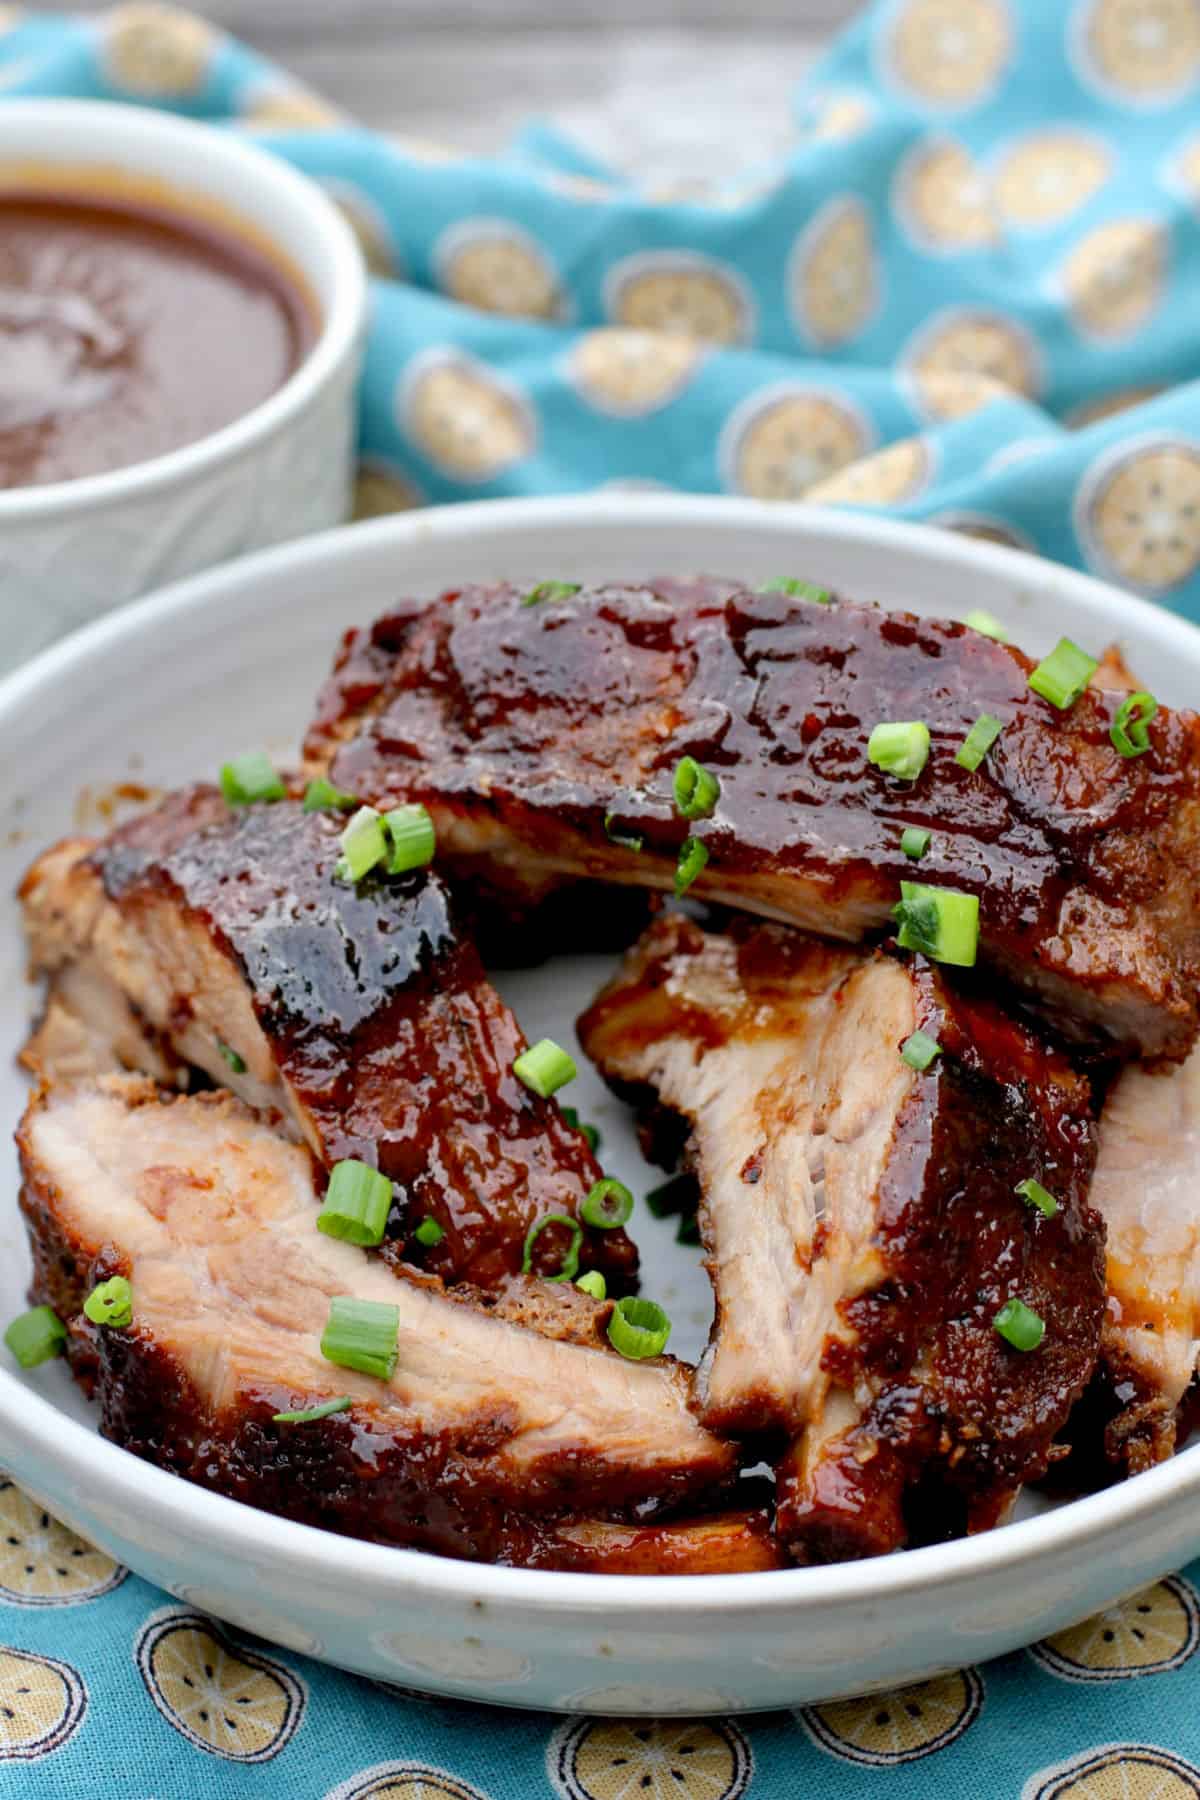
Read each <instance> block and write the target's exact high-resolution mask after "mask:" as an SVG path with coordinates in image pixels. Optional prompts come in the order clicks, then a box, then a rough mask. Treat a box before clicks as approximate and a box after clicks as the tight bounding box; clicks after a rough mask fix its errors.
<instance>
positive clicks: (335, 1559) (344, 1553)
mask: <svg viewBox="0 0 1200 1800" xmlns="http://www.w3.org/2000/svg"><path fill="white" fill-rule="evenodd" d="M714 514H718V515H720V517H721V518H722V519H723V520H727V521H728V523H729V524H730V526H731V527H732V526H741V527H743V528H753V529H755V530H758V531H762V532H765V533H767V534H772V533H774V534H778V535H783V534H784V533H785V532H787V531H789V530H790V531H796V530H800V531H804V529H805V528H809V529H810V530H813V531H822V530H823V531H825V532H827V533H832V534H834V535H837V536H839V537H842V538H843V539H845V540H848V541H849V542H850V543H851V544H854V545H856V546H858V547H865V548H868V549H882V550H883V551H885V552H889V553H892V554H894V555H896V556H899V557H903V556H904V555H905V553H906V552H911V553H913V555H914V556H915V557H916V558H917V560H918V561H919V560H920V559H921V558H922V557H923V558H925V559H932V560H935V561H938V562H941V563H943V564H946V565H949V567H950V568H951V569H953V570H956V571H958V572H959V573H960V574H961V575H962V576H964V577H965V578H966V580H965V584H964V592H967V593H969V592H970V585H969V578H970V576H971V575H972V574H973V573H977V572H987V573H989V574H991V575H994V576H995V577H997V578H999V579H1003V578H1005V577H1007V578H1008V579H1009V580H1010V582H1014V584H1015V585H1019V587H1020V588H1021V590H1022V592H1023V593H1025V594H1028V593H1030V592H1033V593H1036V592H1038V591H1039V590H1040V591H1042V592H1045V591H1046V590H1048V589H1054V590H1059V591H1061V590H1065V591H1066V592H1067V594H1068V595H1070V596H1073V597H1074V598H1075V599H1076V600H1077V601H1079V602H1081V603H1082V604H1084V605H1087V606H1089V607H1090V608H1091V609H1092V610H1094V611H1095V612H1096V614H1097V616H1098V618H1099V620H1100V621H1101V623H1102V624H1104V625H1106V626H1107V627H1108V628H1109V629H1111V630H1112V631H1113V632H1114V635H1117V634H1119V635H1120V636H1122V637H1125V636H1128V635H1136V634H1137V632H1138V630H1139V628H1142V629H1147V630H1149V632H1150V633H1151V634H1152V635H1156V636H1158V638H1159V639H1160V642H1165V645H1166V646H1167V647H1168V648H1176V647H1177V648H1178V651H1179V655H1180V658H1181V660H1182V661H1183V662H1184V663H1191V664H1193V665H1200V631H1198V628H1197V626H1195V625H1193V624H1191V623H1190V622H1189V621H1187V620H1185V619H1183V618H1181V617H1179V616H1178V615H1176V614H1172V613H1168V612H1166V611H1165V610H1164V609H1162V608H1161V607H1159V606H1157V605H1154V604H1153V603H1151V602H1150V601H1147V600H1144V599H1140V598H1137V597H1135V596H1133V595H1128V594H1125V593H1124V592H1122V591H1121V590H1120V589H1118V588H1116V587H1115V586H1113V585H1111V584H1110V583H1107V582H1104V581H1101V580H1098V579H1096V578H1095V577H1093V576H1091V575H1087V574H1084V573H1082V572H1080V571H1077V570H1074V569H1069V568H1066V567H1065V566H1063V565H1061V564H1057V563H1052V562H1049V561H1047V560H1046V559H1043V558H1041V557H1039V556H1036V555H1032V554H1030V553H1029V552H1026V551H1023V550H1014V549H1010V548H1008V547H1007V546H1004V545H997V544H993V543H988V542H985V541H982V540H979V539H973V538H969V537H966V536H963V535H960V534H957V533H954V532H951V531H945V530H941V529H938V528H936V527H934V526H930V525H924V524H913V523H910V522H908V521H906V520H896V519H888V518H884V517H881V516H878V515H874V514H871V513H866V512H862V513H859V512H851V511H843V510H840V509H836V508H832V507H820V506H805V505H803V504H788V503H783V504H781V503H778V502H774V503H772V502H762V501H756V500H746V499H735V498H727V497H724V496H708V495H679V494H658V493H647V494H631V493H625V492H608V493H601V494H585V495H567V496H554V497H550V498H537V499H519V500H490V501H489V500H485V501H469V502H465V503H463V504H460V505H452V506H444V507H437V508H433V509H423V510H421V511H418V512H415V513H409V514H401V515H396V516H392V517H387V518H382V519H376V520H373V521H370V522H368V523H363V524H358V525H354V526H342V527H339V528H337V529H335V530H331V531H326V532H321V533H318V534H315V535H313V536H311V537H307V538H303V539H300V540H297V541H294V542H292V543H289V544H285V545H282V546H277V547H275V548H273V549H268V550H264V551H258V552H256V553H255V554H253V555H250V556H245V557H241V558H238V559H236V560H235V561H232V562H229V563H225V564H223V565H221V566H220V567H219V568H216V569H212V570H208V571H206V572H205V573H203V574H201V575H196V576H192V577H189V578H188V579H186V580H184V581H179V582H174V583H172V584H171V585H170V586H169V587H166V588H163V589H161V590H160V591H159V592H158V593H155V594H151V595H149V596H147V597H146V598H144V599H141V600H138V601H135V602H134V603H132V604H131V605H127V606H124V607H121V608H118V609H117V610H116V611H115V612H112V613H109V614H106V615H104V616H102V617H101V618H99V619H97V620H95V621H94V622H92V623H90V624H88V625H86V626H84V627H83V628H82V629H81V630H79V631H77V632H75V633H73V634H72V635H70V636H69V637H67V638H64V639H62V640H61V641H60V642H59V643H57V644H55V645H53V646H51V647H50V648H49V649H47V650H44V651H43V652H42V653H41V654H40V655H39V656H37V657H35V658H34V659H33V660H32V661H30V662H28V663H26V664H24V665H23V666H22V667H21V668H19V669H17V670H15V671H13V672H12V673H11V674H9V675H7V676H6V677H4V678H3V679H0V720H2V719H3V717H4V715H5V714H7V713H8V712H9V711H10V710H12V709H14V708H20V707H21V706H23V705H25V704H26V703H27V702H28V701H30V700H31V699H34V698H35V697H36V695H37V694H38V692H39V691H42V692H44V693H46V694H47V695H48V696H52V695H53V692H54V689H55V686H56V684H57V682H58V680H59V677H60V674H61V673H62V672H64V671H65V670H67V669H68V668H70V667H72V666H75V665H79V664H86V663H87V662H88V660H89V658H90V657H91V656H92V655H93V654H94V653H96V652H98V651H101V650H108V649H110V648H120V647H121V646H122V645H124V646H125V647H126V649H127V648H128V647H129V646H130V645H131V644H136V642H137V640H138V637H139V635H140V634H141V633H142V632H143V631H145V630H147V629H153V628H156V627H157V628H165V627H169V625H170V622H171V620H172V619H174V618H175V617H177V616H178V615H180V614H186V613H191V612H196V611H199V610H200V609H201V608H203V607H204V605H205V604H206V603H207V602H208V601H209V599H210V598H211V597H212V596H213V593H214V590H219V588H220V587H221V585H222V583H227V582H229V581H231V580H232V581H234V582H235V583H237V584H238V585H239V586H246V585H249V586H253V585H254V584H255V583H257V582H258V581H260V580H264V579H266V580H274V579H276V578H277V577H286V576H287V575H288V574H289V573H291V572H292V571H293V570H299V569H301V568H302V567H303V566H304V565H305V564H306V563H310V562H314V561H315V562H316V563H317V564H318V565H325V566H327V567H330V568H336V567H337V565H338V563H339V561H340V560H341V559H342V558H343V557H344V556H352V554H353V551H354V550H355V549H358V550H361V551H362V552H364V553H369V552H370V551H372V550H375V549H378V548H380V547H382V546H387V547H389V548H391V549H394V550H395V551H396V552H397V553H402V552H403V550H404V548H405V546H406V545H407V544H411V543H421V544H423V545H428V543H429V542H430V540H431V539H445V541H446V542H447V544H448V545H453V543H454V542H455V541H456V540H459V541H461V540H465V539H470V538H477V537H479V536H488V535H492V536H495V537H496V538H497V541H498V547H499V548H502V547H503V539H504V536H505V534H506V533H509V532H513V533H516V532H528V531H531V530H537V529H550V528H554V529H558V530H562V529H580V530H586V529H589V528H593V527H595V526H596V525H598V524H599V525H606V526H611V527H612V529H613V531H614V533H618V532H619V531H620V530H621V528H622V527H623V526H628V524H629V523H630V521H631V518H635V519H636V520H637V521H638V522H639V523H651V524H658V525H661V526H663V527H665V528H670V529H673V530H675V529H678V530H680V531H681V534H683V535H682V541H684V542H686V541H688V540H687V538H686V529H687V527H689V526H695V525H697V524H699V523H701V522H703V521H705V520H711V519H712V517H713V516H714ZM398 566H400V567H402V566H403V565H402V559H401V556H400V555H399V554H398ZM285 585H286V584H285ZM0 1434H2V1435H3V1441H4V1442H5V1443H6V1444H9V1445H11V1446H12V1448H13V1449H16V1448H17V1446H18V1444H20V1445H24V1446H25V1447H26V1448H27V1449H28V1451H29V1453H30V1454H31V1456H36V1457H42V1458H44V1455H45V1445H46V1443H47V1442H54V1443H55V1444H56V1450H55V1452H54V1461H55V1463H56V1465H57V1466H58V1467H59V1468H60V1469H70V1471H71V1475H72V1478H73V1480H74V1481H75V1482H76V1483H78V1484H79V1485H80V1486H81V1487H82V1486H83V1485H84V1484H86V1491H87V1493H88V1497H89V1499H90V1498H92V1497H93V1496H95V1497H96V1498H100V1497H101V1496H103V1498H104V1499H105V1500H106V1501H107V1502H109V1503H110V1504H111V1503H114V1502H115V1504H116V1505H117V1507H119V1508H124V1509H125V1511H126V1512H127V1513H128V1515H129V1516H130V1517H131V1518H132V1517H135V1516H139V1515H140V1516H141V1517H143V1518H144V1519H146V1520H147V1521H148V1522H153V1523H154V1524H156V1525H158V1526H160V1527H161V1528H163V1529H164V1530H165V1531H167V1532H174V1533H175V1534H176V1535H177V1536H178V1534H179V1533H180V1530H181V1528H184V1527H186V1528H187V1530H188V1531H189V1533H190V1535H192V1536H193V1537H199V1538H201V1539H202V1540H203V1542H204V1544H205V1546H206V1548H207V1549H208V1550H210V1551H213V1552H217V1553H219V1552H221V1551H222V1550H228V1552H229V1553H230V1555H232V1556H234V1557H236V1558H237V1559H238V1560H239V1561H247V1560H249V1561H251V1562H254V1561H257V1562H259V1563H263V1562H266V1561H270V1562H271V1563H273V1564H274V1565H275V1566H276V1567H279V1566H284V1567H286V1568H288V1569H289V1570H290V1571H292V1572H293V1573H295V1574H297V1575H304V1574H310V1575H312V1576H313V1577H318V1578H319V1577H322V1576H323V1577H326V1578H328V1579H329V1580H331V1581H333V1582H334V1583H336V1584H337V1585H339V1586H343V1587H350V1586H355V1587H362V1588H364V1589H368V1588H369V1590H370V1591H371V1592H373V1593H375V1594H376V1595H378V1596H380V1597H381V1598H382V1599H387V1598H389V1597H391V1598H395V1599H401V1598H402V1599H403V1600H404V1601H405V1603H406V1604H407V1605H409V1606H411V1604H412V1602H413V1599H414V1596H416V1597H418V1598H422V1597H423V1598H425V1599H428V1600H430V1601H437V1600H441V1601H443V1602H446V1601H454V1602H461V1603H464V1604H469V1605H472V1606H478V1605H480V1604H486V1603H495V1604H496V1605H497V1606H504V1607H506V1608H508V1609H509V1611H510V1612H511V1611H512V1610H513V1609H518V1610H519V1609H524V1610H525V1611H527V1612H531V1613H533V1612H536V1613H550V1614H567V1613H571V1614H574V1615H577V1616H578V1615H593V1616H594V1615H596V1614H599V1613H605V1614H610V1613H612V1614H618V1615H622V1616H623V1617H626V1618H628V1619H630V1620H632V1619H633V1618H635V1617H638V1616H639V1615H640V1616H641V1617H643V1618H645V1619H646V1620H654V1621H656V1622H657V1623H658V1624H659V1625H666V1624H670V1623H672V1622H679V1621H680V1620H681V1618H686V1617H687V1616H689V1615H692V1614H693V1613H694V1612H696V1611H697V1610H703V1611H704V1612H705V1613H709V1614H710V1613H713V1612H716V1613H726V1614H733V1613H739V1612H742V1611H743V1610H745V1611H752V1612H753V1613H755V1614H762V1613H764V1612H766V1613H769V1614H771V1615H778V1614H780V1613H786V1612H804V1611H807V1610H809V1609H831V1610H851V1611H853V1610H855V1609H862V1608H864V1607H865V1608H871V1609H874V1608H876V1607H877V1606H879V1605H880V1604H882V1603H887V1602H891V1601H895V1600H898V1599H900V1598H901V1597H903V1596H904V1595H905V1594H909V1593H912V1592H914V1591H916V1590H920V1591H922V1592H923V1593H925V1594H928V1593H929V1591H930V1590H931V1589H945V1590H948V1589H950V1588H952V1587H955V1586H957V1585H958V1584H959V1583H962V1582H973V1581H975V1580H977V1579H979V1578H981V1577H983V1576H987V1575H995V1574H997V1573H998V1572H1000V1571H1003V1570H1005V1569H1008V1568H1013V1569H1017V1568H1019V1569H1021V1570H1022V1571H1027V1569H1028V1567H1029V1565H1031V1564H1035V1563H1036V1562H1037V1561H1039V1560H1041V1559H1050V1558H1053V1557H1054V1556H1056V1555H1061V1554H1062V1553H1063V1552H1064V1551H1066V1550H1072V1551H1073V1552H1074V1553H1075V1555H1077V1556H1082V1555H1085V1554H1087V1553H1088V1550H1089V1546H1091V1545H1093V1544H1095V1543H1096V1542H1098V1541H1100V1540H1102V1539H1104V1538H1106V1537H1108V1536H1109V1535H1110V1534H1112V1533H1114V1532H1119V1531H1121V1530H1122V1529H1127V1528H1128V1527H1130V1526H1131V1525H1133V1524H1134V1523H1135V1522H1136V1521H1137V1520H1139V1519H1143V1518H1145V1517H1147V1516H1148V1515H1151V1514H1153V1513H1155V1512H1157V1511H1158V1510H1159V1509H1160V1508H1166V1507H1167V1506H1169V1505H1170V1504H1171V1503H1172V1502H1176V1503H1177V1502H1179V1501H1180V1500H1181V1499H1182V1498H1183V1497H1184V1496H1187V1495H1189V1494H1190V1495H1192V1496H1200V1444H1197V1445H1195V1446H1193V1447H1191V1448H1188V1449H1184V1450H1182V1451H1180V1452H1179V1453H1178V1454H1177V1455H1176V1456H1174V1457H1173V1458H1172V1459H1171V1460H1170V1461H1169V1462H1166V1463H1161V1464H1159V1465H1158V1466H1157V1467H1156V1468H1154V1469H1151V1470H1148V1471H1146V1472H1145V1473H1143V1474H1140V1475H1135V1476H1132V1477H1130V1478H1128V1479H1127V1480H1125V1481H1123V1482H1118V1483H1116V1484H1114V1485H1113V1486H1111V1487H1108V1488H1104V1489H1101V1490H1100V1491H1099V1492H1097V1493H1094V1494H1089V1495H1086V1496H1084V1497H1082V1498H1080V1499H1076V1500H1072V1501H1068V1502H1065V1503H1064V1504H1063V1505H1062V1506H1060V1507H1058V1508H1056V1509H1054V1510H1049V1511H1046V1512H1042V1513H1039V1514H1037V1515H1036V1516H1034V1517H1031V1518H1026V1519H1021V1520H1018V1521H1016V1522H1015V1523H1013V1524H1010V1525H1005V1526H1002V1527H1000V1528H999V1529H997V1530H994V1531H990V1532H983V1533H981V1534H979V1535H978V1536H976V1537H971V1538H961V1539H957V1540H954V1541H952V1542H950V1543H947V1544H935V1545H929V1546H926V1547H923V1548H921V1549H915V1550H906V1551H904V1552H902V1553H900V1554H897V1555H894V1556H887V1557H877V1558H872V1559H866V1560H863V1561H859V1562H848V1563H836V1564H831V1565H827V1566H825V1567H812V1568H791V1569H777V1570H769V1571H764V1572H759V1573H748V1574H729V1575H678V1576H673V1577H672V1578H671V1579H670V1580H669V1581H668V1580H664V1579H663V1578H662V1577H659V1576H653V1575H607V1576H603V1577H597V1576H596V1575H595V1574H588V1573H582V1572H580V1573H569V1572H563V1571H557V1570H538V1569H519V1568H504V1567H498V1566H496V1565H493V1564H488V1563H471V1562H459V1561H455V1560H454V1559H452V1558H449V1557H443V1556H438V1555H436V1554H432V1553H429V1552H426V1551H421V1550H413V1549H405V1548H398V1547H394V1546H391V1545H383V1544H374V1543H369V1542H365V1541H363V1540H360V1539H356V1538H349V1537H342V1536H340V1535H338V1534H337V1533H335V1532H332V1531H325V1530H322V1529H320V1528H318V1527H316V1526H312V1525H305V1524H300V1523H298V1522H296V1521H294V1520H291V1519H286V1518H282V1517H280V1516H279V1515H277V1514H273V1513H267V1512H262V1511H259V1510H258V1509H257V1508H255V1507H252V1506H249V1505H247V1504H246V1503H244V1502H242V1501H237V1500H232V1499H230V1498H228V1497H226V1496H225V1495H223V1494H218V1493H215V1492H212V1491H210V1490H208V1489H205V1488H201V1487H198V1486H195V1485H193V1484H192V1483H191V1482H188V1481H186V1480H185V1479H184V1478H183V1477H181V1476H176V1475H173V1474H171V1473H169V1472H168V1471H166V1470H164V1469H160V1468H158V1467H156V1466H155V1465H153V1464H150V1463H146V1462H143V1461H141V1460H140V1459H139V1458H136V1457H134V1456H133V1455H132V1454H131V1453H130V1452H128V1451H125V1450H123V1449H121V1448H119V1447H118V1446H117V1445H115V1444H111V1443H109V1442H108V1441H107V1440H105V1439H104V1438H102V1437H100V1436H99V1435H98V1434H97V1432H96V1431H95V1430H94V1429H93V1428H92V1427H90V1426H89V1425H86V1424H83V1423H81V1422H79V1421H77V1420H75V1419H73V1418H71V1417H69V1416H68V1415H66V1414H64V1413H63V1412H62V1411H61V1410H60V1409H59V1407H58V1406H56V1405H55V1403H54V1401H53V1400H52V1399H51V1398H49V1397H47V1396H44V1395H43V1394H41V1393H39V1392H38V1391H37V1390H36V1388H34V1387H31V1386H29V1385H26V1383H25V1382H24V1381H22V1380H19V1379H18V1378H17V1376H16V1375H14V1374H13V1373H12V1372H11V1371H10V1370H8V1369H7V1368H4V1367H2V1366H0ZM17 1479H18V1480H20V1474H19V1472H18V1474H17ZM51 1504H53V1503H51ZM114 1531H116V1535H118V1536H119V1535H120V1533H119V1531H117V1529H116V1528H115V1527H114ZM1172 1554H1173V1552H1171V1551H1169V1552H1168V1555H1172Z"/></svg>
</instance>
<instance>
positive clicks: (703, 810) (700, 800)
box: [674, 756, 721, 819]
mask: <svg viewBox="0 0 1200 1800" xmlns="http://www.w3.org/2000/svg"><path fill="white" fill-rule="evenodd" d="M674 787H675V811H676V812H677V813H678V814H679V816H680V818H681V819H711V818H712V815H713V813H714V812H715V811H716V806H717V801H718V800H719V799H720V798H721V783H720V782H719V781H718V780H717V777H716V776H715V775H714V774H712V773H711V772H710V770H708V769H705V768H702V767H701V765H700V764H699V763H698V762H697V761H696V759H695V757H694V756H684V757H681V758H680V760H679V762H677V763H676V765H675V784H674Z"/></svg>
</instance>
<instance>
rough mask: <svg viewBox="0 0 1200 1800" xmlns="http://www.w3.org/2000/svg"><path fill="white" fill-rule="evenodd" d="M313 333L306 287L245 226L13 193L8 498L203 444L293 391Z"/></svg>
mask: <svg viewBox="0 0 1200 1800" xmlns="http://www.w3.org/2000/svg"><path fill="white" fill-rule="evenodd" d="M315 335H316V317H315V312H314V309H313V307H312V305H311V303H310V301H309V298H308V296H307V295H306V294H305V293H304V292H303V291H302V290H301V288H300V285H299V281H298V279H297V280H296V281H292V280H290V279H289V278H288V276H287V273H286V271H285V268H284V267H283V266H282V263H280V264H276V263H275V262H274V261H273V260H272V258H271V257H270V255H269V254H268V253H267V250H266V249H265V248H262V249H260V248H258V247H256V246H255V245H254V244H252V243H250V242H248V241H244V240H243V239H242V238H240V237H239V236H238V235H236V233H235V230H234V228H233V223H232V221H231V223H230V228H229V230H228V231H224V230H222V229H220V228H219V227H218V226H216V225H214V224H212V223H210V222H208V221H206V220H202V219H199V218H197V219H194V220H193V219H192V218H189V217H187V215H186V214H185V213H184V212H183V210H182V209H181V212H180V214H179V215H174V214H172V213H171V212H170V211H169V210H168V209H167V208H166V207H165V206H158V205H154V204H145V205H143V204H141V203H138V204H136V205H134V204H129V205H126V204H124V203H123V202H112V203H108V202H104V201H101V200H96V201H92V200H89V199H73V198H68V197H61V198H60V197H57V196H54V197H47V196H44V195H40V194H39V195H36V196H35V195H28V196H21V195H18V194H6V195H0V488H15V487H30V486H35V485H39V484H42V483H45V482H54V481H70V480H74V479H75V478H77V477H79V476H85V475H99V474H104V473H106V472H107V471H109V470H112V469H120V468H125V467H127V466H128V465H129V464H131V463H138V462H144V461H146V460H148V459H149V458H151V457H154V456H161V455H163V454H164V453H165V452H167V451H169V450H177V449H180V448H181V447H182V446H183V445H185V444H191V443H195V442H196V441H197V440H198V439H200V438H203V437H207V436H208V435H209V434H210V433H212V432H214V431H219V430H220V429H221V428H222V427H223V426H225V425H229V424H231V423H232V422H233V421H234V420H235V419H238V418H240V417H241V416H242V415H243V414H244V413H247V412H250V411H251V410H252V409H253V408H254V407H256V406H258V405H259V404H260V403H261V402H262V401H264V400H266V399H267V398H268V397H269V396H270V395H271V394H273V393H275V392H276V390H277V389H278V388H280V387H282V386H283V384H284V382H285V381H286V380H287V379H288V377H289V376H290V375H291V374H292V373H293V371H294V370H295V369H296V368H297V366H298V365H299V363H300V362H301V361H302V360H303V358H304V356H305V355H306V353H307V351H308V349H309V347H310V346H311V344H312V341H313V339H314V337H315Z"/></svg>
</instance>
